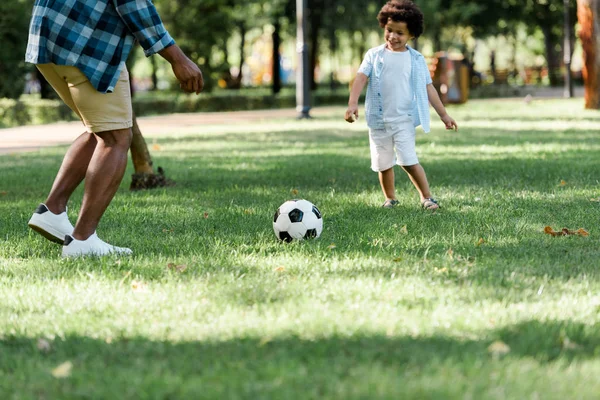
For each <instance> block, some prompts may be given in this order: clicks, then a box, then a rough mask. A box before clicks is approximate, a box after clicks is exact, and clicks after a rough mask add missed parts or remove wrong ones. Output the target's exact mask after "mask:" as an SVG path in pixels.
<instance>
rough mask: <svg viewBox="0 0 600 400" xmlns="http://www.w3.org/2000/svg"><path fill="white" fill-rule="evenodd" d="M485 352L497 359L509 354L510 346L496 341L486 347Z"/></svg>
mask: <svg viewBox="0 0 600 400" xmlns="http://www.w3.org/2000/svg"><path fill="white" fill-rule="evenodd" d="M487 350H488V353H490V354H491V355H493V356H496V357H498V356H503V355H505V354H508V353H510V346H509V345H507V344H506V343H504V342H503V341H501V340H496V341H495V342H494V343H492V344H490V345H489V346H488V348H487Z"/></svg>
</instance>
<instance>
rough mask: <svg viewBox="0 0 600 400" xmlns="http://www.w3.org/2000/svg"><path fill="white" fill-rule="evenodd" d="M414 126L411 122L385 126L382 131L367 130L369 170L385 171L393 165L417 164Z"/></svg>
mask: <svg viewBox="0 0 600 400" xmlns="http://www.w3.org/2000/svg"><path fill="white" fill-rule="evenodd" d="M415 136H416V131H415V125H414V123H413V122H412V120H411V121H402V122H395V123H392V124H385V125H384V129H369V142H370V144H371V169H372V170H373V171H375V172H379V171H385V170H388V169H390V168H392V167H393V166H394V165H396V164H398V165H404V166H409V165H415V164H418V163H419V159H418V158H417V151H416V150H415Z"/></svg>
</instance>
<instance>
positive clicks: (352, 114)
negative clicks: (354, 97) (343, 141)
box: [344, 105, 358, 123]
mask: <svg viewBox="0 0 600 400" xmlns="http://www.w3.org/2000/svg"><path fill="white" fill-rule="evenodd" d="M344 119H345V120H346V121H348V122H350V123H352V122H354V121H356V120H357V119H358V105H351V106H348V109H347V110H346V115H345V116H344Z"/></svg>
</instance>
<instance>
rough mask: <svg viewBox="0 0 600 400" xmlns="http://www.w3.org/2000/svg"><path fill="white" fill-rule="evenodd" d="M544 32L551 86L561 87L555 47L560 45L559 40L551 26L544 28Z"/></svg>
mask: <svg viewBox="0 0 600 400" xmlns="http://www.w3.org/2000/svg"><path fill="white" fill-rule="evenodd" d="M541 28H542V32H543V34H544V44H545V47H546V64H547V65H548V78H549V79H550V86H552V87H556V86H559V78H558V77H559V71H558V57H557V54H556V50H555V49H554V46H555V45H556V44H557V43H558V38H557V37H556V36H555V35H554V34H553V33H552V27H551V26H542V27H541Z"/></svg>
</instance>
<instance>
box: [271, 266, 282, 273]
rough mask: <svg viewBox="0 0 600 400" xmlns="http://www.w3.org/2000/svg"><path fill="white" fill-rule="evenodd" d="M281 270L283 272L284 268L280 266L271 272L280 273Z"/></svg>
mask: <svg viewBox="0 0 600 400" xmlns="http://www.w3.org/2000/svg"><path fill="white" fill-rule="evenodd" d="M283 270H285V267H284V266H283V265H282V266H280V267H277V268H275V269H274V270H273V271H277V272H282V271H283Z"/></svg>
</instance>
